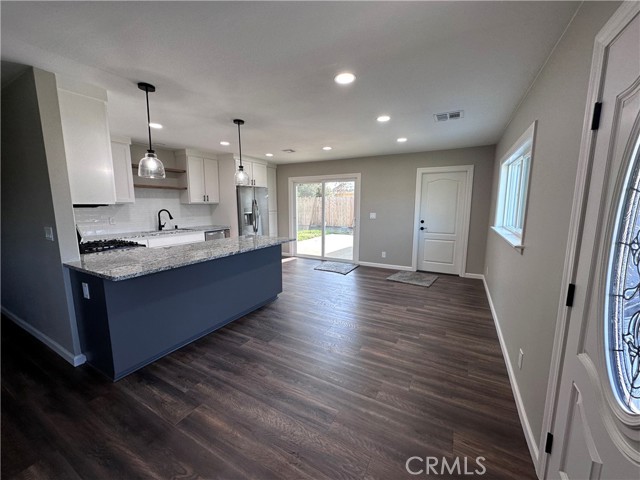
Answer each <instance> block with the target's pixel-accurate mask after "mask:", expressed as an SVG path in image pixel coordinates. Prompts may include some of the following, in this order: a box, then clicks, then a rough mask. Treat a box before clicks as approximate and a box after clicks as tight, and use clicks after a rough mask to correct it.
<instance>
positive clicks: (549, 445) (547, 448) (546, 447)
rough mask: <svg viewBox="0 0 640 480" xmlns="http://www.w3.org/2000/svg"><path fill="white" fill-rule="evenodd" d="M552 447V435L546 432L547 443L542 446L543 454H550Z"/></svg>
mask: <svg viewBox="0 0 640 480" xmlns="http://www.w3.org/2000/svg"><path fill="white" fill-rule="evenodd" d="M552 447H553V434H552V433H551V432H547V441H546V442H545V444H544V453H551V448H552Z"/></svg>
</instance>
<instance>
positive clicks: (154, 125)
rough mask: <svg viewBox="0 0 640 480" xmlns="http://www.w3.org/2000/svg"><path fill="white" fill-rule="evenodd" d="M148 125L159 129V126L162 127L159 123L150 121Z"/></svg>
mask: <svg viewBox="0 0 640 480" xmlns="http://www.w3.org/2000/svg"><path fill="white" fill-rule="evenodd" d="M149 126H150V127H151V128H157V129H161V128H162V125H160V124H159V123H153V122H151V123H150V124H149Z"/></svg>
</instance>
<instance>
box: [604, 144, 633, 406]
mask: <svg viewBox="0 0 640 480" xmlns="http://www.w3.org/2000/svg"><path fill="white" fill-rule="evenodd" d="M631 158H632V159H634V161H633V162H631V165H630V168H629V170H628V172H627V178H626V182H625V183H626V184H625V188H624V190H623V191H622V195H621V198H620V200H619V202H618V213H617V215H616V227H615V228H614V235H613V238H612V241H611V250H610V257H609V268H608V274H607V282H608V283H607V293H608V295H607V296H606V299H605V302H606V305H605V318H604V320H605V322H604V326H605V349H606V350H605V351H606V357H607V367H608V368H607V370H608V373H609V380H610V382H611V386H612V388H613V391H614V394H615V396H616V398H617V399H618V401H619V402H620V404H621V405H622V407H623V408H624V410H625V411H627V412H628V413H631V414H634V415H638V414H640V137H639V138H638V141H636V144H635V148H634V151H633V153H632V157H631Z"/></svg>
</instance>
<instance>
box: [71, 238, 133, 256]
mask: <svg viewBox="0 0 640 480" xmlns="http://www.w3.org/2000/svg"><path fill="white" fill-rule="evenodd" d="M144 246H145V245H141V244H139V243H137V242H132V241H130V240H117V239H114V240H93V241H91V242H84V243H81V244H80V253H81V254H83V255H84V254H86V253H98V252H105V251H107V250H119V249H122V248H135V247H144Z"/></svg>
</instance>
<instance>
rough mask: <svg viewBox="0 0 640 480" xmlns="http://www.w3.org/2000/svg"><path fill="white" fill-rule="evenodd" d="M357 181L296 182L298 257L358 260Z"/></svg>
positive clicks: (294, 199) (347, 179) (294, 197)
mask: <svg viewBox="0 0 640 480" xmlns="http://www.w3.org/2000/svg"><path fill="white" fill-rule="evenodd" d="M294 180H295V179H294ZM357 180H358V179H357V178H348V177H346V178H335V179H334V178H330V177H325V178H323V179H320V180H319V181H315V179H314V181H294V182H293V192H292V193H293V199H292V200H293V201H294V202H295V206H294V207H295V208H294V212H295V219H294V228H295V235H296V239H297V244H296V255H299V256H304V257H316V258H321V259H327V260H340V261H349V262H353V261H355V260H357V257H356V251H357V245H356V232H357V229H356V225H357V212H356V208H357V188H358V181H357Z"/></svg>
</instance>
